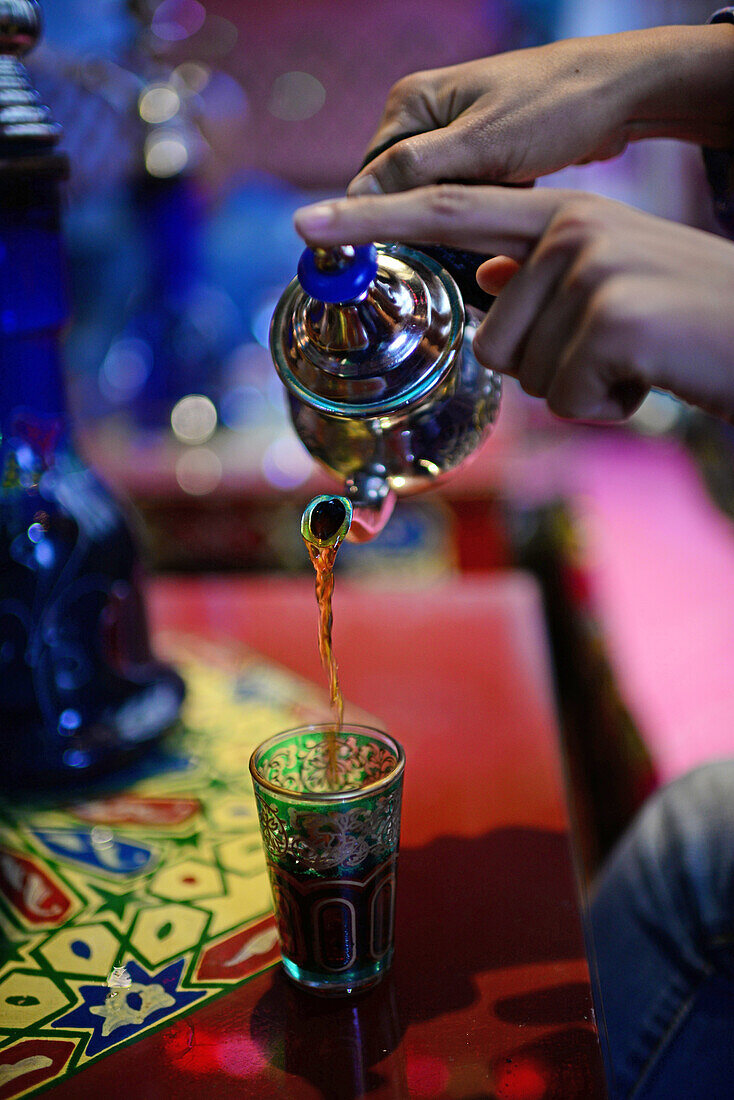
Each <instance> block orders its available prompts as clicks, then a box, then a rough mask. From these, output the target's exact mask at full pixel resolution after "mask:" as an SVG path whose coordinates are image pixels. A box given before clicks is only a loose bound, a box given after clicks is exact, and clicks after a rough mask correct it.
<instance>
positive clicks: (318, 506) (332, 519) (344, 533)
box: [301, 474, 396, 549]
mask: <svg viewBox="0 0 734 1100" xmlns="http://www.w3.org/2000/svg"><path fill="white" fill-rule="evenodd" d="M346 489H347V492H348V493H349V496H329V495H328V494H322V495H321V496H317V497H314V498H313V500H311V501H309V503H308V504H307V505H306V507H305V508H304V510H303V515H302V516H301V535H302V536H303V538H304V539H305V540H306V542H308V543H310V544H311V545H312V546H317V547H319V548H320V549H323V548H324V547H327V546H333V547H338V546H339V544H340V543H342V542H343V541H344V539H346V540H347V542H369V541H370V539H373V538H374V537H375V535H379V533H380V531H381V530H382V529H383V527H384V526H385V524H386V523H387V521H388V520H389V518H390V516H391V514H392V510H393V508H394V507H395V499H396V497H395V492H394V490H393V489H391V488H390V486H389V485H388V483H387V482H386V481H385V479H384V478H381V477H379V476H375V475H367V476H365V475H359V474H358V475H356V476H355V477H354V478H350V480H349V481H348V482H347V484H346Z"/></svg>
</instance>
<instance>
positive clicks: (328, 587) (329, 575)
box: [303, 502, 344, 790]
mask: <svg viewBox="0 0 734 1100" xmlns="http://www.w3.org/2000/svg"><path fill="white" fill-rule="evenodd" d="M329 503H330V502H327V503H326V504H325V505H319V506H318V508H317V509H316V510H315V511H314V515H313V517H312V531H313V532H314V533H315V534H316V535H317V536H318V533H319V532H318V524H319V520H321V521H322V522H323V523H324V524H326V523H327V522H328V520H329V518H330V517H329V515H328V511H329V509H328V505H329ZM320 508H323V512H322V515H319V514H318V509H320ZM343 512H344V510H343V508H342V515H343ZM303 541H304V542H305V544H306V549H307V550H308V556H309V558H310V559H311V564H312V565H313V567H314V569H315V570H316V603H317V606H318V612H319V626H318V640H319V655H320V657H321V665H322V667H323V669H324V671H325V672H326V675H327V676H328V677H329V696H330V699H331V710H332V714H333V715H334V728H333V730H329V733H328V735H327V765H326V781H327V784H328V786H329V788H330V789H331V790H335V789H336V787H337V785H338V784H337V779H338V775H337V737H338V734H339V733H340V732H341V728H342V724H343V721H344V699H343V697H342V693H341V687H340V686H339V667H338V665H337V663H336V658H335V656H334V650H333V647H332V643H331V628H332V625H333V621H334V616H333V612H332V607H331V599H332V595H333V592H334V562H335V560H336V555H337V551H338V549H339V547H340V545H341V542H342V540H341V539H338V540H335V542H334V545H333V546H317V545H316V544H315V543H314V542H311V541H310V540H309V539H308V538H307V537H306V535H304V536H303Z"/></svg>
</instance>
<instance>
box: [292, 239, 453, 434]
mask: <svg viewBox="0 0 734 1100" xmlns="http://www.w3.org/2000/svg"><path fill="white" fill-rule="evenodd" d="M463 331H464V305H463V302H462V299H461V295H460V293H459V289H458V287H457V285H456V283H455V282H454V280H453V278H452V277H451V275H449V273H448V272H447V271H446V270H445V269H444V268H442V267H441V265H440V264H438V263H436V261H435V260H433V259H431V258H430V257H428V256H426V255H425V254H424V253H422V252H419V251H417V250H416V249H413V248H409V247H408V246H406V245H401V244H378V245H363V246H360V247H358V248H353V247H351V246H349V245H345V246H342V247H339V248H330V249H313V250H312V249H306V251H305V252H304V254H303V256H302V257H301V261H300V263H299V266H298V277H297V278H296V279H293V281H292V282H291V283H290V285H289V286H288V287H287V288H286V290H285V292H284V293H283V295H282V297H281V299H280V301H279V303H278V305H277V306H276V309H275V313H274V314H273V321H272V324H271V330H270V347H271V351H272V354H273V360H274V362H275V366H276V369H277V371H278V373H279V374H280V377H281V379H282V381H283V383H284V385H285V386H286V387H287V389H288V390H289V391H290V392H291V393H292V394H293V395H294V396H296V397H297V398H299V399H300V400H301V401H303V402H304V403H305V404H307V405H310V406H312V407H313V408H316V409H318V410H319V411H320V412H324V413H327V414H329V415H332V416H337V417H345V418H355V417H356V418H360V419H364V418H372V417H376V416H387V415H389V414H391V413H394V412H396V411H398V410H400V409H404V408H405V407H406V406H408V405H413V404H416V403H418V402H420V401H421V400H422V399H423V398H424V397H425V396H426V395H427V394H428V393H429V392H430V391H431V390H433V389H434V387H435V386H437V385H438V384H439V383H440V382H441V381H442V380H443V379H444V378H445V377H446V375H447V374H448V373H449V371H450V370H451V368H452V366H453V364H454V361H455V358H456V355H457V354H458V352H459V349H460V348H461V342H462V337H463Z"/></svg>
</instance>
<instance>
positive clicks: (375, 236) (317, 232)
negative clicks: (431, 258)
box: [294, 184, 573, 261]
mask: <svg viewBox="0 0 734 1100" xmlns="http://www.w3.org/2000/svg"><path fill="white" fill-rule="evenodd" d="M572 195H573V192H567V191H552V190H550V189H531V190H528V189H511V188H506V187H462V186H461V185H458V184H442V185H439V186H435V187H423V188H419V189H417V190H415V191H403V192H401V193H399V194H393V195H375V196H363V197H359V198H350V199H335V200H334V201H333V202H328V203H319V204H318V205H316V206H306V207H302V208H301V209H300V210H297V211H296V213H295V219H294V220H295V225H296V229H297V230H298V232H299V233H300V234H301V236H302V237H304V238H305V239H306V240H307V241H308V242H309V243H310V244H313V245H320V246H323V247H327V246H329V245H335V244H367V243H369V242H370V241H375V240H378V241H405V242H406V243H410V242H414V243H419V242H424V243H426V244H443V245H451V246H453V247H455V248H464V249H470V250H473V251H477V252H489V253H501V254H502V255H504V256H509V257H510V258H511V259H513V260H518V261H522V260H524V259H525V258H526V256H527V255H528V254H529V252H530V250H531V249H532V247H533V245H534V244H535V242H536V241H537V239H538V238H539V237H540V236H541V234H542V233H543V230H544V228H545V226H546V224H547V223H548V220H549V218H550V217H551V216H552V214H553V213H554V211H555V210H556V209H557V208H558V207H559V205H560V204H561V203H563V202H564V201H566V200H568V198H569V196H572Z"/></svg>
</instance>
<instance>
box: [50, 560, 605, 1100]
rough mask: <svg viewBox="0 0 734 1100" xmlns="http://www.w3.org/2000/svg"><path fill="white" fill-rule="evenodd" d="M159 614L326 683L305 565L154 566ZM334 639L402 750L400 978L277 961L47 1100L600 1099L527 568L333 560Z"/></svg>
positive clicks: (362, 701) (349, 673)
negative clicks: (399, 571) (375, 577)
mask: <svg viewBox="0 0 734 1100" xmlns="http://www.w3.org/2000/svg"><path fill="white" fill-rule="evenodd" d="M151 613H152V620H153V624H154V626H155V628H156V629H157V630H165V631H170V630H172V631H176V632H187V633H195V634H198V635H201V636H204V637H207V638H211V639H215V640H220V639H236V640H238V641H239V642H241V643H244V644H245V645H247V646H248V647H251V648H254V649H256V650H257V651H259V652H260V653H261V654H263V655H264V656H266V657H268V658H270V659H272V660H274V661H277V662H279V663H281V664H283V665H285V666H287V667H288V668H290V669H291V670H293V671H295V672H297V673H300V674H302V675H304V676H306V677H308V678H309V679H310V680H312V681H314V682H316V683H317V684H321V683H323V682H324V679H323V674H322V672H321V669H320V666H319V662H318V655H317V653H316V612H315V603H314V596H313V590H312V585H311V583H310V582H308V581H306V580H302V579H298V580H280V579H270V578H259V577H258V578H253V579H247V580H221V581H220V580H217V579H214V580H190V579H185V580H165V581H158V582H156V583H155V584H154V585H153V586H152V590H151ZM334 644H335V650H336V654H337V657H338V659H339V665H340V672H341V680H342V686H343V690H344V694H345V697H346V699H347V711H346V716H347V718H348V717H349V703H350V702H351V703H352V704H354V705H356V706H359V707H361V708H363V709H364V710H367V711H369V712H371V713H372V714H374V715H375V716H376V717H377V718H378V719H379V720H380V722H381V723H384V725H385V726H386V728H388V729H389V730H390V731H391V732H392V733H393V734H395V735H396V736H397V737H398V738H399V739H400V740H401V741H402V743H403V745H404V746H405V750H406V754H407V767H406V778H405V790H404V799H403V826H402V835H401V852H400V869H399V875H398V906H397V917H396V954H395V962H394V965H393V970H392V973H391V975H390V976H389V978H388V979H387V980H386V981H385V982H383V984H382V985H381V986H379V987H378V988H377V989H375V990H373V991H372V992H369V993H366V994H363V995H362V996H361V997H358V998H353V999H347V1000H345V1001H343V1002H334V1001H327V1000H321V999H319V998H316V997H314V996H312V995H309V994H305V993H301V992H300V991H299V990H297V989H295V988H293V987H292V986H291V985H290V983H289V982H287V980H286V979H285V978H284V977H283V976H282V974H281V972H280V969H279V968H276V969H275V970H271V971H268V972H266V973H265V974H261V975H260V976H259V977H257V978H255V979H253V980H252V981H251V982H249V983H248V984H246V985H244V986H241V987H239V988H237V989H236V990H234V991H233V992H232V993H231V994H228V995H226V996H225V997H223V998H221V999H219V1000H217V1001H214V1002H212V1003H211V1004H210V1005H207V1006H205V1007H203V1008H202V1009H201V1010H200V1011H198V1012H194V1013H193V1014H192V1015H190V1016H188V1017H186V1018H184V1019H182V1020H180V1021H178V1022H176V1023H174V1024H173V1025H172V1026H171V1027H170V1028H167V1029H164V1030H163V1031H161V1032H158V1033H155V1034H153V1035H152V1036H150V1037H148V1038H145V1039H143V1040H141V1041H140V1042H138V1043H136V1044H133V1045H131V1046H128V1047H125V1049H124V1050H122V1051H120V1052H118V1053H113V1054H111V1055H110V1056H109V1057H107V1058H104V1059H102V1060H101V1061H100V1062H98V1063H96V1064H93V1065H91V1066H90V1067H89V1068H88V1069H86V1070H85V1071H84V1072H83V1073H82V1074H80V1075H78V1076H77V1077H74V1078H73V1079H71V1080H70V1081H68V1082H67V1083H65V1084H62V1085H60V1086H58V1087H56V1088H55V1089H52V1093H53V1095H54V1097H55V1098H56V1100H61V1098H62V1097H69V1098H72V1097H73V1098H74V1100H78V1098H82V1097H102V1096H114V1097H118V1096H122V1095H125V1096H127V1095H130V1094H133V1093H134V1094H135V1095H138V1096H141V1097H143V1098H145V1100H158V1098H161V1100H163V1098H166V1100H167V1098H169V1097H172V1096H175V1097H176V1098H177V1100H184V1098H188V1097H204V1096H206V1097H207V1098H216V1097H231V1096H232V1095H236V1096H247V1097H258V1098H260V1097H262V1098H263V1100H267V1098H270V1097H288V1098H293V1100H318V1098H321V1097H324V1098H329V1100H331V1098H339V1100H341V1098H344V1100H352V1098H356V1097H360V1096H363V1095H369V1096H370V1097H375V1098H377V1100H381V1098H383V1097H441V1098H450V1097H455V1098H459V1100H461V1098H464V1100H470V1098H471V1100H478V1098H487V1100H495V1098H496V1100H500V1098H503V1100H507V1098H509V1100H594V1098H596V1097H604V1096H605V1095H606V1093H605V1087H604V1083H603V1070H602V1064H601V1057H600V1051H599V1043H598V1035H597V1032H596V1029H595V1026H594V1022H593V1013H592V1007H591V997H590V988H589V971H588V966H587V962H586V957H585V953H584V943H583V937H582V930H581V921H580V916H579V905H578V898H577V885H576V881H575V876H574V871H573V863H572V854H571V847H570V835H569V826H568V818H567V812H566V803H565V794H564V785H563V778H562V769H561V764H560V755H559V745H558V734H557V727H556V723H555V717H554V711H553V702H552V695H551V688H550V680H549V669H548V656H547V651H546V642H545V637H544V628H543V619H542V612H541V606H540V599H539V594H538V591H537V589H536V587H535V585H534V583H533V581H532V580H531V579H530V578H529V577H527V576H525V575H523V574H520V573H506V574H496V575H493V576H491V577H489V578H486V579H476V580H452V581H450V582H445V583H442V584H441V585H434V586H430V587H423V586H422V587H416V588H415V589H403V590H388V589H385V588H382V587H381V588H377V587H375V586H369V587H367V586H361V585H357V584H354V583H352V584H347V583H343V582H341V580H340V579H339V578H337V585H336V591H335V599H334ZM325 717H326V715H325ZM224 1049H226V1052H227V1057H226V1058H222V1057H221V1052H222V1050H224Z"/></svg>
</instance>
